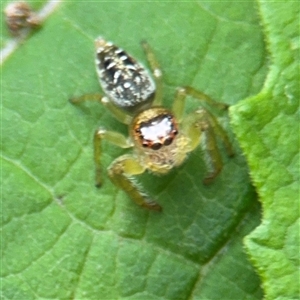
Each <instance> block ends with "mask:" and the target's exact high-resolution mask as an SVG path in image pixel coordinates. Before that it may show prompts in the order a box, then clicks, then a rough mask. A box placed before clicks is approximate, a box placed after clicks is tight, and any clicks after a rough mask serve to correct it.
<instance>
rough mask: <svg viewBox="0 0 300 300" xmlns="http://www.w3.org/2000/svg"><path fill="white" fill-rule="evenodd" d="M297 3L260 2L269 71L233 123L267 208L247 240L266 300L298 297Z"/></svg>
mask: <svg viewBox="0 0 300 300" xmlns="http://www.w3.org/2000/svg"><path fill="white" fill-rule="evenodd" d="M299 13H300V7H299V3H296V2H294V1H286V2H284V3H280V2H278V3H276V2H265V1H261V3H260V14H261V16H262V21H263V25H264V30H265V32H266V37H267V42H268V48H269V51H270V55H271V67H270V71H269V74H268V77H267V81H266V83H265V86H264V88H263V90H262V91H261V93H260V94H258V95H257V96H255V97H252V98H249V99H247V100H245V101H242V102H240V103H239V104H238V105H236V106H235V107H233V108H232V111H231V116H232V124H233V127H234V130H235V132H236V134H237V136H238V139H239V141H240V143H241V146H242V148H243V150H244V151H245V154H246V157H247V159H248V161H249V166H250V173H251V177H252V179H253V182H254V184H255V186H256V188H257V191H258V193H259V196H260V200H261V202H262V205H263V220H262V224H261V225H260V226H259V227H258V228H257V229H256V230H255V231H254V232H253V233H251V235H250V236H248V237H247V239H246V246H247V250H248V252H249V254H250V256H251V259H252V261H253V262H254V264H255V266H256V267H257V270H258V271H259V274H260V275H261V277H262V278H263V287H264V290H265V293H266V295H265V297H266V299H299V296H300V290H299V278H300V274H299V225H300V224H299V186H300V185H299V97H300V88H299V82H300V76H299V74H300V73H299V40H300V39H299Z"/></svg>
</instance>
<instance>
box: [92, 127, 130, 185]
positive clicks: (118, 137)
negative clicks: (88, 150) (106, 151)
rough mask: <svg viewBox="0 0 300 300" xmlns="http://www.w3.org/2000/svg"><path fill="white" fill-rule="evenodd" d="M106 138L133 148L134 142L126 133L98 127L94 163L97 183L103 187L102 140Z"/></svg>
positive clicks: (95, 138) (117, 144)
mask: <svg viewBox="0 0 300 300" xmlns="http://www.w3.org/2000/svg"><path fill="white" fill-rule="evenodd" d="M103 140H106V141H108V142H110V143H111V144H113V145H115V146H118V147H120V148H124V149H126V148H131V147H132V143H131V142H130V141H129V139H127V138H126V137H125V136H124V135H122V134H121V133H119V132H115V131H106V130H105V129H102V128H100V129H98V130H96V131H95V133H94V163H95V185H96V187H101V185H102V167H101V156H102V141H103Z"/></svg>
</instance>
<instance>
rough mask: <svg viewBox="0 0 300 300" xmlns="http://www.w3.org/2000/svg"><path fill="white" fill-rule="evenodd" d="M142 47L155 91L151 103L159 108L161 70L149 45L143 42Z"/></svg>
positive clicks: (161, 91)
mask: <svg viewBox="0 0 300 300" xmlns="http://www.w3.org/2000/svg"><path fill="white" fill-rule="evenodd" d="M142 47H143V49H144V52H145V54H146V57H147V60H148V63H149V65H150V68H151V72H152V75H153V78H154V81H155V85H156V91H155V99H154V101H153V105H155V106H160V105H162V100H163V99H162V98H163V81H162V75H163V73H162V70H161V68H160V65H159V62H158V61H157V59H156V56H155V54H154V52H153V51H152V49H151V47H150V45H149V44H148V43H147V42H145V41H143V42H142Z"/></svg>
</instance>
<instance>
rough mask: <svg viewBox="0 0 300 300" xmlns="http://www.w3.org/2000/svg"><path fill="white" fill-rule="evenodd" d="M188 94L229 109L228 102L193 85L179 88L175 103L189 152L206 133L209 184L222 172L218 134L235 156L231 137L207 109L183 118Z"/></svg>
mask: <svg viewBox="0 0 300 300" xmlns="http://www.w3.org/2000/svg"><path fill="white" fill-rule="evenodd" d="M187 96H191V97H193V98H195V99H197V100H199V101H200V103H201V104H203V102H205V103H207V104H208V105H210V106H215V107H217V108H219V109H227V108H228V106H227V105H226V104H223V103H220V102H216V101H214V100H213V99H211V98H210V97H209V96H207V95H206V94H204V93H201V92H199V91H197V90H195V89H193V88H191V87H184V88H179V89H178V90H177V93H176V96H175V100H174V103H173V113H174V115H175V116H176V117H177V119H178V120H179V122H180V123H181V127H182V130H183V131H184V132H185V134H186V135H187V136H188V138H189V141H190V142H189V152H190V151H193V150H194V149H195V148H196V147H197V146H198V145H199V143H200V141H201V135H202V133H203V134H204V135H205V139H204V140H205V141H204V145H203V148H204V150H205V152H206V154H207V157H208V161H209V166H208V167H209V168H211V171H210V172H209V173H208V174H207V175H206V177H205V178H204V181H203V182H204V183H205V184H209V183H210V182H211V181H213V179H214V178H215V177H216V176H217V175H218V174H219V173H220V171H221V169H222V166H223V162H222V158H221V155H220V151H219V148H218V145H217V140H216V135H218V136H219V137H220V139H221V141H222V142H223V144H224V146H225V148H226V151H227V154H228V156H233V154H234V153H233V149H232V146H231V143H230V141H229V137H228V135H227V133H226V132H225V130H224V129H223V128H222V127H221V126H220V125H219V123H218V121H217V120H216V118H215V117H214V116H213V115H212V114H211V113H210V112H209V111H208V110H206V109H202V108H201V109H198V110H197V111H195V112H193V113H191V114H190V115H189V116H187V117H186V118H184V119H183V115H184V108H185V100H186V97H187Z"/></svg>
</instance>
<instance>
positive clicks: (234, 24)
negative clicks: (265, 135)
mask: <svg viewBox="0 0 300 300" xmlns="http://www.w3.org/2000/svg"><path fill="white" fill-rule="evenodd" d="M98 35H102V36H104V37H105V38H107V39H109V40H112V41H113V42H115V43H116V44H117V45H120V46H121V47H123V48H124V49H126V50H127V51H128V52H129V53H131V54H132V55H133V56H135V57H136V58H137V59H139V60H140V61H142V62H144V63H145V64H146V61H145V56H144V54H143V51H142V49H141V47H140V41H142V40H147V41H148V42H149V44H150V45H151V46H152V48H153V49H154V51H155V53H156V54H157V57H158V59H159V61H160V63H161V65H162V69H163V71H164V92H165V103H166V106H167V107H170V105H171V103H172V99H173V97H174V93H175V89H176V87H178V86H181V85H190V86H193V87H195V88H197V89H199V90H201V91H203V92H205V93H207V94H209V95H210V96H212V97H213V98H215V99H217V100H219V101H223V102H225V103H228V104H235V103H237V102H238V101H239V99H242V98H245V97H248V96H250V95H255V94H256V93H258V92H259V91H260V89H261V87H262V84H263V81H264V78H265V75H266V72H267V58H266V52H265V50H264V47H265V45H264V40H263V34H262V31H261V27H260V26H259V18H258V15H257V7H256V4H255V2H251V1H247V2H232V3H231V2H224V3H221V2H176V3H172V2H159V3H158V2H134V1H132V2H122V1H116V2H102V1H101V2H100V1H98V2H85V3H84V2H75V1H74V2H70V1H69V2H63V3H61V5H60V6H59V8H58V9H57V10H56V11H55V12H54V13H53V14H52V15H51V17H49V18H48V19H47V20H46V21H45V23H44V25H43V28H42V29H41V30H39V31H37V32H35V33H34V34H33V35H31V36H30V37H29V38H28V39H27V40H26V41H24V42H23V43H22V44H20V45H19V47H18V49H16V51H15V52H14V53H12V55H11V56H10V57H9V58H8V59H7V60H6V61H5V62H4V64H3V66H2V88H1V90H2V102H1V111H2V132H3V136H2V144H1V152H2V154H1V157H2V171H3V172H2V185H3V194H2V198H3V216H2V219H1V220H2V247H1V249H2V268H1V276H2V286H3V299H17V300H19V299H49V298H51V299H54V298H55V299H70V298H71V299H138V300H139V299H147V300H149V299H176V300H177V299H220V297H221V298H222V299H261V298H262V291H261V290H260V281H259V279H258V276H257V275H256V274H255V272H254V270H253V268H252V266H251V264H250V262H249V261H248V260H247V258H246V255H245V254H244V252H243V246H242V238H243V236H245V235H246V234H247V233H249V232H250V231H251V230H252V229H253V228H254V227H256V226H257V224H258V223H259V219H260V214H259V206H258V203H257V201H256V193H255V191H254V189H253V188H252V186H251V184H250V180H249V178H248V168H247V166H246V162H245V159H244V157H243V156H242V155H241V154H240V151H239V149H238V145H237V144H236V143H235V142H234V138H233V136H232V134H230V135H231V139H232V141H233V143H234V148H235V149H236V155H235V157H234V158H228V157H226V155H225V151H223V150H224V149H223V148H222V152H224V155H223V160H224V168H223V170H222V173H221V174H220V176H218V178H216V180H215V182H214V183H213V184H211V185H210V186H204V185H203V184H202V179H203V178H204V176H205V172H206V167H205V163H204V160H203V155H202V154H203V153H202V152H201V151H200V149H199V150H197V151H195V152H194V153H192V154H191V155H190V157H189V158H188V160H187V161H186V163H185V164H184V165H182V166H181V167H179V168H177V169H176V170H174V171H172V172H171V173H170V174H168V175H166V176H162V177H156V176H153V175H151V174H146V175H145V176H142V178H141V182H142V184H143V185H144V187H145V189H146V190H147V191H149V193H150V194H151V195H152V196H153V197H154V198H155V199H157V201H158V202H159V203H160V204H161V205H162V206H163V208H164V210H163V212H162V213H154V212H148V211H145V210H143V209H141V208H139V207H137V206H136V205H135V204H134V203H132V201H131V200H130V199H128V197H127V196H126V195H125V194H124V192H122V191H119V190H117V189H116V188H115V186H113V185H112V183H110V181H109V180H108V179H107V178H105V181H104V185H103V187H102V188H101V189H96V188H95V187H94V182H93V180H94V165H93V159H92V157H93V150H92V137H93V132H94V130H95V129H96V128H97V127H98V126H100V125H101V126H105V127H106V128H108V129H114V130H117V131H119V132H122V133H124V134H126V131H127V129H126V128H124V126H122V125H121V124H119V123H118V122H117V121H116V120H114V119H113V118H112V117H111V116H110V115H109V113H108V112H107V111H106V110H105V109H104V108H103V107H102V106H101V105H99V104H97V103H92V102H91V103H84V104H83V105H81V106H80V107H78V106H77V107H75V106H72V105H71V104H70V103H69V102H68V99H69V98H70V97H71V96H74V95H82V94H84V93H90V92H97V91H100V89H99V84H98V82H97V77H96V75H95V70H94V56H93V55H94V45H93V40H94V38H95V37H97V36H98ZM2 40H6V38H4V37H2ZM195 106H197V102H196V101H195V100H193V99H189V107H188V110H192V109H193V108H194V107H195ZM216 114H217V116H218V118H219V120H220V122H221V123H222V124H223V125H224V126H225V127H226V128H227V129H228V131H230V130H229V126H228V118H227V116H226V113H224V112H223V113H217V112H216ZM122 153H124V151H123V150H120V149H117V148H116V147H113V146H111V145H108V144H105V154H104V166H108V165H109V164H110V163H111V162H112V161H113V160H114V159H115V158H116V157H118V156H119V155H121V154H122Z"/></svg>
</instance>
